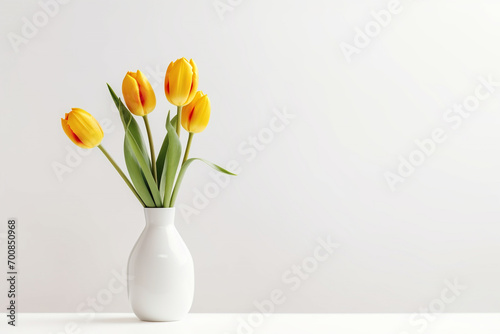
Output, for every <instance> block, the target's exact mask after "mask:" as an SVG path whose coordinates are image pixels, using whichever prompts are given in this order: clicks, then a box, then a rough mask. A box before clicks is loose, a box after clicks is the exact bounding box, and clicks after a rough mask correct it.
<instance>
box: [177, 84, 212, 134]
mask: <svg viewBox="0 0 500 334" xmlns="http://www.w3.org/2000/svg"><path fill="white" fill-rule="evenodd" d="M209 119H210V100H209V99H208V96H207V95H206V94H203V92H202V91H198V92H197V93H196V95H195V96H194V99H193V101H191V103H190V104H188V105H187V106H184V107H183V108H182V114H181V124H182V127H183V128H184V129H186V131H188V132H192V133H199V132H202V131H203V130H205V128H206V127H207V125H208V120H209Z"/></svg>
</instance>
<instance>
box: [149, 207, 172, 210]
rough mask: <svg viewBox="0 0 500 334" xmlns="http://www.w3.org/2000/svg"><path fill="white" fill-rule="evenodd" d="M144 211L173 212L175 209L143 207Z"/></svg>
mask: <svg viewBox="0 0 500 334" xmlns="http://www.w3.org/2000/svg"><path fill="white" fill-rule="evenodd" d="M144 210H165V211H169V210H175V207H171V208H155V207H145V208H144Z"/></svg>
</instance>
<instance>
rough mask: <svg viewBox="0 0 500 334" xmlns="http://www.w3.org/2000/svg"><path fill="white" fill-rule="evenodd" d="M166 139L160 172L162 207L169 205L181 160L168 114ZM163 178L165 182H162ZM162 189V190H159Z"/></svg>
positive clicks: (179, 144)
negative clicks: (162, 194) (162, 191)
mask: <svg viewBox="0 0 500 334" xmlns="http://www.w3.org/2000/svg"><path fill="white" fill-rule="evenodd" d="M174 118H175V117H174ZM167 137H168V147H167V156H166V159H165V161H164V163H165V164H164V166H163V170H162V174H163V176H162V180H161V183H163V182H164V183H165V188H164V189H165V192H164V194H165V195H164V198H163V207H165V208H166V207H168V206H169V203H170V198H171V195H172V188H173V186H174V181H175V175H176V173H177V168H179V161H180V160H181V151H182V147H181V142H180V140H179V137H178V136H177V133H176V132H175V128H174V127H173V126H172V123H171V122H170V112H169V113H168V116H167ZM163 178H165V181H163ZM160 189H163V188H160Z"/></svg>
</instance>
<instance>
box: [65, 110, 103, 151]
mask: <svg viewBox="0 0 500 334" xmlns="http://www.w3.org/2000/svg"><path fill="white" fill-rule="evenodd" d="M67 123H68V126H69V128H70V129H71V131H72V132H73V133H74V134H75V136H76V137H77V138H78V139H79V140H80V142H81V143H82V145H83V146H81V147H85V148H92V147H95V146H97V145H99V144H100V143H101V141H102V138H103V137H104V132H103V131H102V128H101V126H100V125H99V122H97V120H96V119H95V118H94V117H93V116H92V115H91V114H89V113H88V112H86V111H85V110H83V109H79V108H73V109H72V110H71V112H70V113H69V115H68V120H67Z"/></svg>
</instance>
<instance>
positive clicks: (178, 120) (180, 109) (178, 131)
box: [176, 106, 182, 138]
mask: <svg viewBox="0 0 500 334" xmlns="http://www.w3.org/2000/svg"><path fill="white" fill-rule="evenodd" d="M181 111H182V107H179V106H177V125H176V132H177V136H178V137H179V138H180V137H181Z"/></svg>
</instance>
